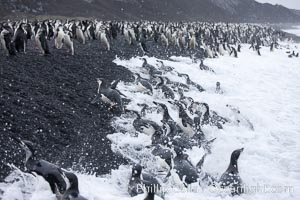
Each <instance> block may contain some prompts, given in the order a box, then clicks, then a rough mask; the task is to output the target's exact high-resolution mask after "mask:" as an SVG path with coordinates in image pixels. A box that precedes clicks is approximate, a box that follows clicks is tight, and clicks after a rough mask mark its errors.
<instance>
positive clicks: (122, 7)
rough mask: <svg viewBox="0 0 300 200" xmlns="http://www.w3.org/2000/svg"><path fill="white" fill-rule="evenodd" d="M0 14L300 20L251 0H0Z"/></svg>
mask: <svg viewBox="0 0 300 200" xmlns="http://www.w3.org/2000/svg"><path fill="white" fill-rule="evenodd" d="M0 4H1V7H0V17H2V18H7V17H13V16H16V17H22V16H36V15H54V16H69V17H75V16H76V17H79V16H80V17H97V18H102V19H129V20H139V19H150V20H176V21H178V20H201V21H234V22H300V16H299V15H297V14H296V13H295V12H294V11H292V10H290V9H287V8H285V7H283V6H279V5H275V6H274V5H271V4H261V3H258V2H256V1H254V0H226V1H224V0H201V1H200V0H188V1H183V0H164V1H162V0H76V1H74V0H51V1H47V0H0Z"/></svg>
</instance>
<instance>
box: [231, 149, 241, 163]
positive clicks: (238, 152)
mask: <svg viewBox="0 0 300 200" xmlns="http://www.w3.org/2000/svg"><path fill="white" fill-rule="evenodd" d="M243 151H244V148H241V149H237V150H234V151H233V152H232V154H231V159H230V160H231V162H233V163H235V162H236V161H237V160H238V159H239V157H240V155H241V153H242V152H243Z"/></svg>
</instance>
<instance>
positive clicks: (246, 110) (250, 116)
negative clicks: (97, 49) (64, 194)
mask: <svg viewBox="0 0 300 200" xmlns="http://www.w3.org/2000/svg"><path fill="white" fill-rule="evenodd" d="M299 48H300V45H299V44H295V43H281V47H280V48H279V49H276V50H275V51H274V52H270V50H269V48H267V47H262V49H261V54H262V56H258V55H257V53H256V52H254V51H252V50H249V45H247V44H243V45H242V53H240V54H239V55H238V56H239V57H238V58H234V57H231V56H229V55H224V56H221V57H220V58H217V59H206V60H205V64H206V65H208V66H209V67H211V68H212V69H213V70H214V71H215V73H212V72H207V71H201V70H200V69H199V64H196V63H192V62H191V60H190V59H189V58H185V57H173V60H174V61H164V63H165V65H168V66H172V67H174V69H175V70H176V71H177V72H180V73H186V74H189V76H190V78H191V80H193V81H194V82H196V83H198V84H200V85H202V86H203V87H204V88H205V90H206V91H205V92H202V93H199V92H198V91H196V90H194V89H191V90H190V91H189V92H186V93H185V95H186V96H191V97H193V98H194V100H195V101H199V102H206V103H208V105H209V106H210V109H211V110H214V111H216V112H217V113H218V114H219V115H221V116H224V117H227V118H228V119H230V120H232V121H234V120H235V119H236V117H237V116H236V115H235V114H234V113H233V112H232V111H231V110H230V109H229V108H228V107H226V105H227V104H230V105H233V106H235V107H238V108H239V110H240V111H241V118H242V120H241V121H242V123H240V124H239V125H238V124H236V123H234V122H232V123H228V124H226V125H224V129H222V130H219V129H216V128H214V127H210V126H205V127H203V131H204V133H205V135H206V136H207V137H208V138H211V139H212V138H217V139H216V140H215V142H214V143H213V144H212V149H211V151H212V153H211V154H210V155H208V156H207V157H206V160H205V162H204V166H203V171H205V172H207V173H210V174H211V175H213V176H215V177H220V176H221V174H222V173H223V172H224V171H225V170H226V168H227V166H228V164H229V158H230V154H231V152H232V151H233V150H235V149H237V148H241V147H243V148H244V152H243V153H242V154H241V156H240V159H239V163H238V164H239V172H240V176H241V178H242V180H243V182H244V184H245V185H246V186H247V187H248V189H249V190H248V191H247V192H246V193H245V194H242V195H240V196H235V197H231V196H230V195H228V194H227V193H224V192H223V191H217V190H214V188H211V187H205V186H203V187H198V186H195V188H197V189H195V190H192V191H184V190H181V189H180V185H179V184H178V182H176V180H175V179H172V178H171V179H170V180H169V181H168V182H166V183H164V184H163V187H165V188H167V190H168V192H167V193H166V195H165V199H166V200H169V199H170V200H171V199H172V200H184V199H209V200H217V199H218V200H219V199H253V200H265V199H275V200H276V199H278V200H279V199H286V200H288V199H299V197H300V165H299V163H300V148H299V147H300V121H299V119H300V81H299V80H300V59H299V58H289V57H288V54H287V53H286V51H290V50H295V51H296V52H299ZM146 58H147V60H148V62H149V63H150V64H151V65H153V66H156V64H158V63H157V59H156V58H154V57H146ZM114 62H115V63H117V64H119V65H122V66H124V67H126V68H128V69H129V70H131V71H133V72H137V73H141V74H142V76H144V77H147V75H146V74H144V73H143V69H142V68H141V66H142V61H141V60H140V58H138V57H133V58H131V59H130V60H122V59H120V58H116V59H115V60H114ZM165 76H167V77H168V78H170V80H172V81H178V82H182V81H183V80H182V79H181V78H179V77H178V76H177V75H176V74H174V73H167V74H165ZM217 81H219V82H220V83H221V88H222V90H223V91H224V93H223V94H216V93H215V84H216V82H217ZM96 86H97V84H96V82H95V87H96ZM118 89H119V90H120V91H122V93H124V94H125V95H126V96H127V97H128V98H129V99H131V102H130V104H129V105H128V108H129V109H133V110H137V111H139V110H140V109H141V107H139V106H137V104H138V103H147V104H148V105H149V106H151V107H154V105H153V104H152V102H153V101H154V100H155V101H159V102H164V103H166V104H167V106H168V108H169V110H170V114H171V116H172V117H173V118H174V119H175V120H177V119H178V111H177V110H176V109H175V108H174V107H173V106H172V105H170V104H168V103H167V100H166V99H165V98H164V97H163V96H162V94H161V92H160V91H154V94H153V96H150V95H147V94H142V93H140V92H138V91H136V88H135V86H134V85H133V84H132V83H123V82H121V83H120V84H119V85H118ZM145 118H147V119H151V120H153V121H156V122H157V123H160V119H161V116H160V115H159V114H157V112H156V111H155V108H154V111H153V112H152V113H148V114H147V115H146V116H145ZM132 121H133V118H132V117H131V116H129V115H122V116H121V117H118V118H115V119H114V121H113V122H112V123H113V125H114V126H115V128H116V133H114V134H112V135H109V136H108V138H109V139H110V140H111V141H112V149H113V150H114V151H116V152H119V153H121V154H123V155H124V156H127V157H130V158H131V159H132V160H135V161H139V162H141V163H142V164H143V165H144V166H145V170H146V171H149V172H152V173H154V174H156V175H157V176H158V178H161V177H163V176H164V175H165V174H166V173H167V171H166V170H164V171H162V172H158V171H161V170H160V169H159V163H158V162H159V161H158V160H156V158H154V157H153V156H151V154H150V150H149V149H147V148H145V147H146V146H147V145H148V144H150V143H151V137H150V136H148V135H143V134H140V135H139V136H137V137H136V136H135V135H134V132H133V127H132V125H131V123H132ZM247 121H250V122H251V123H252V124H253V126H254V130H252V129H251V128H250V127H249V124H248V123H247ZM187 153H188V154H189V155H190V158H191V161H192V163H194V164H195V163H197V162H198V161H199V159H200V158H201V157H202V156H203V154H204V151H203V149H201V148H193V149H192V150H189V151H188V152H187ZM12 167H13V166H12ZM130 173H131V166H130V165H127V166H125V165H123V166H120V167H119V169H117V170H114V171H112V173H111V174H109V175H104V176H101V177H96V176H95V175H91V174H82V173H80V172H76V174H77V176H78V178H79V189H80V192H81V194H82V195H83V196H85V197H86V198H88V199H90V200H116V199H123V200H129V199H132V200H142V199H143V198H144V195H139V196H136V197H134V198H131V197H130V196H129V195H128V193H127V184H128V182H129V177H130ZM0 191H2V192H0V199H3V200H54V199H55V195H53V194H52V193H51V192H50V188H49V186H48V184H47V183H46V182H45V181H44V180H43V179H42V178H40V177H33V176H31V175H27V174H23V173H22V172H20V170H18V169H15V170H14V172H13V173H12V174H11V175H10V176H9V177H7V180H6V182H5V183H0ZM156 199H160V198H159V197H156Z"/></svg>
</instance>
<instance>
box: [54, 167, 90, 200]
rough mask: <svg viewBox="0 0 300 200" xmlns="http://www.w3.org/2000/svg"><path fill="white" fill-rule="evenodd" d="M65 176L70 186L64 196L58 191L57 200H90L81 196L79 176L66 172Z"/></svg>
mask: <svg viewBox="0 0 300 200" xmlns="http://www.w3.org/2000/svg"><path fill="white" fill-rule="evenodd" d="M64 175H65V177H66V178H67V179H68V181H69V183H70V186H69V188H68V189H67V190H66V191H65V192H64V193H62V194H61V193H60V192H59V191H56V198H57V200H88V199H87V198H85V197H83V196H81V195H80V192H79V189H78V178H77V176H76V175H75V174H74V173H71V172H66V171H64Z"/></svg>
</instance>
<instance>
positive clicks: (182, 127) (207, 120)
mask: <svg viewBox="0 0 300 200" xmlns="http://www.w3.org/2000/svg"><path fill="white" fill-rule="evenodd" d="M283 37H284V33H282V32H280V31H276V30H275V29H273V28H270V27H267V26H262V25H254V24H229V23H200V22H199V23H198V22H195V23H183V22H180V23H179V22H178V23H177V22H176V23H175V22H168V23H165V22H150V21H141V22H126V21H120V22H117V21H96V20H95V21H92V20H82V21H79V20H66V21H62V20H45V21H33V22H28V21H27V20H22V21H15V22H11V21H7V22H3V23H1V24H0V40H1V46H2V48H3V49H4V50H5V53H6V55H7V56H13V55H17V54H19V53H26V46H27V41H28V40H34V41H35V43H36V47H37V48H38V49H39V50H40V52H41V54H42V55H48V54H51V52H50V50H49V42H51V41H53V40H54V46H55V48H57V49H61V48H62V47H63V46H64V47H65V48H66V49H67V50H68V51H69V52H70V54H72V55H74V54H75V52H76V47H74V40H78V41H79V42H80V43H82V44H85V43H86V41H87V40H96V41H98V40H100V43H101V45H103V46H104V47H105V49H106V50H107V51H110V50H111V45H110V43H111V42H112V41H113V40H116V39H117V38H121V39H122V40H125V41H126V43H127V44H128V45H132V46H136V47H138V48H140V49H141V50H142V52H143V54H145V55H151V54H152V53H151V50H150V49H151V48H152V47H150V48H149V43H150V42H151V44H156V46H159V48H160V49H163V50H164V51H165V52H167V51H169V50H171V49H176V50H177V51H179V52H183V53H184V52H189V54H188V55H189V56H190V58H191V59H192V61H193V62H199V70H206V71H209V72H210V73H215V72H214V70H213V69H212V68H210V67H208V66H206V65H205V64H204V63H203V59H204V58H214V57H218V56H222V55H224V54H229V55H232V56H234V57H238V52H241V49H242V44H244V43H248V44H251V47H250V48H253V50H254V51H256V52H257V54H258V55H261V53H260V48H261V46H269V47H270V50H271V51H273V50H274V48H277V47H278V41H279V40H281V39H282V38H283ZM290 56H291V57H294V56H295V57H297V56H298V54H296V53H295V52H293V54H291V55H290ZM141 59H142V60H143V64H142V66H141V68H142V69H143V72H141V73H142V74H140V73H135V74H134V77H135V78H134V85H135V88H136V91H138V92H143V93H145V94H147V95H149V96H152V95H153V93H154V91H156V92H159V93H161V94H162V96H163V99H161V100H157V101H153V103H152V105H148V104H139V105H138V106H139V107H140V108H141V110H139V111H137V110H130V109H128V108H126V105H125V104H126V103H124V102H125V101H124V100H125V99H126V100H128V99H127V97H126V95H124V94H123V93H122V91H120V90H119V89H118V83H119V82H120V81H119V80H116V81H114V82H112V83H109V82H108V81H107V80H105V79H100V78H99V79H97V83H98V90H97V95H96V98H95V99H94V100H93V101H92V102H91V103H96V102H101V104H103V105H105V106H107V108H108V112H112V113H115V114H117V115H118V116H120V114H121V115H126V114H129V115H131V116H132V115H133V116H135V119H134V121H133V127H134V128H135V132H136V134H147V135H150V136H151V146H149V147H148V148H151V153H152V154H153V155H154V156H156V157H158V158H159V159H160V160H161V161H164V163H165V166H167V167H168V169H169V172H168V174H167V175H166V177H165V179H164V180H160V179H158V178H157V177H156V176H155V175H154V174H151V173H147V172H144V171H143V166H142V164H141V163H139V162H136V161H133V160H130V159H128V160H129V162H130V163H132V164H133V168H132V175H131V177H130V180H129V184H128V192H129V194H130V195H131V196H136V195H138V194H140V193H143V191H142V190H140V188H139V187H140V186H143V188H144V189H146V190H144V191H145V192H146V193H147V196H146V198H145V199H147V200H151V199H154V196H155V194H157V195H159V196H161V197H162V198H164V194H163V193H159V192H158V191H159V189H160V188H161V187H162V185H163V183H164V182H165V181H166V180H167V179H168V178H169V177H170V176H171V175H172V173H173V172H175V174H177V176H178V177H179V180H180V181H181V182H182V184H183V185H184V186H185V187H188V186H189V185H190V184H194V183H199V184H200V185H201V186H202V185H209V186H215V187H218V186H220V187H222V188H227V187H229V188H231V189H232V190H231V194H232V195H239V194H241V193H243V188H242V180H241V178H240V176H239V171H238V163H237V162H238V159H239V156H240V154H241V153H242V152H243V148H241V149H237V150H235V151H233V152H232V154H231V158H230V163H229V166H228V168H227V170H226V171H225V172H224V173H223V174H222V176H221V177H219V178H216V177H213V176H211V175H210V174H208V173H206V172H204V171H203V170H202V165H203V162H204V158H205V157H206V156H207V155H209V154H210V153H211V151H210V146H211V144H212V143H213V142H214V140H215V139H208V138H207V137H206V135H205V133H204V132H203V131H202V127H203V126H204V125H208V126H215V127H217V128H218V129H222V128H223V126H224V124H225V123H231V121H230V120H229V119H227V118H225V117H222V116H220V115H219V114H218V113H217V112H215V111H212V110H210V108H209V105H208V104H207V103H201V102H197V101H196V100H195V99H193V98H191V97H187V96H185V95H184V93H185V92H187V91H189V90H196V91H198V92H204V91H205V89H204V88H203V87H202V86H201V85H199V84H198V83H196V82H194V81H193V80H191V78H190V77H189V75H188V74H182V73H179V72H177V71H176V70H175V69H174V68H173V67H172V66H166V65H165V64H164V62H163V61H161V60H158V61H157V62H158V63H157V66H153V65H151V64H149V63H148V62H147V59H146V58H141ZM168 59H170V58H168ZM167 74H172V75H173V76H178V77H180V78H181V79H182V81H181V82H174V81H171V80H170V79H168V77H167ZM145 77H147V78H145ZM215 92H216V93H219V94H222V93H223V91H222V89H221V84H220V83H219V82H217V83H216V91H215ZM166 104H169V105H172V106H173V107H175V108H177V110H178V113H179V121H175V120H174V119H172V117H171V115H170V114H169V110H168V106H167V105H166ZM227 107H229V108H230V109H231V110H232V111H233V112H235V113H236V115H237V116H238V117H237V119H236V123H242V121H243V122H244V123H245V124H246V125H247V126H248V127H249V129H252V130H253V129H254V127H253V125H252V124H251V122H250V121H249V120H247V119H246V118H245V117H243V116H242V115H241V113H240V111H239V110H238V109H237V108H235V107H234V106H231V105H227ZM153 108H154V109H156V110H157V115H159V116H162V120H161V124H158V123H156V122H154V121H151V120H148V119H146V118H145V116H146V115H147V113H149V112H151V110H152V111H153ZM12 138H13V139H14V140H15V141H16V142H17V143H18V144H19V145H20V146H21V147H22V148H23V149H24V150H25V152H26V159H25V166H26V170H27V171H26V172H29V173H35V174H37V175H39V176H42V177H43V178H44V179H45V180H46V181H47V182H48V183H49V185H50V188H51V191H52V192H53V193H54V194H56V196H57V199H60V200H67V199H70V200H71V199H73V200H75V199H77V200H84V199H86V198H85V197H83V196H81V195H80V193H79V189H78V179H77V177H76V175H75V174H74V173H71V172H69V171H66V170H64V169H62V168H60V167H59V166H56V165H54V164H52V163H49V162H47V161H45V160H43V159H39V158H37V156H36V152H35V147H34V144H33V143H32V142H30V141H27V140H22V139H20V138H16V137H12ZM195 146H196V147H202V148H203V149H205V152H206V153H205V155H204V156H203V158H202V159H201V160H200V161H199V162H198V164H197V165H195V166H194V165H193V164H192V163H191V161H190V158H189V156H188V155H187V154H186V153H185V150H187V149H191V148H192V147H195Z"/></svg>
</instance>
